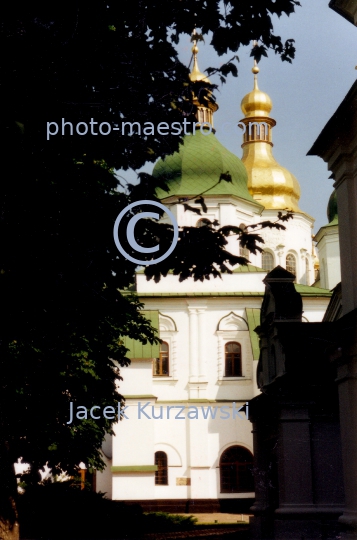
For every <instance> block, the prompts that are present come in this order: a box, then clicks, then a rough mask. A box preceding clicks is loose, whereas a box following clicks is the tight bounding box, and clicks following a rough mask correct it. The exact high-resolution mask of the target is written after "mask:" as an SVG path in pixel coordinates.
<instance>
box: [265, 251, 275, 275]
mask: <svg viewBox="0 0 357 540" xmlns="http://www.w3.org/2000/svg"><path fill="white" fill-rule="evenodd" d="M262 268H263V270H266V271H267V272H271V271H272V270H273V268H274V257H273V255H272V253H269V251H263V253H262Z"/></svg>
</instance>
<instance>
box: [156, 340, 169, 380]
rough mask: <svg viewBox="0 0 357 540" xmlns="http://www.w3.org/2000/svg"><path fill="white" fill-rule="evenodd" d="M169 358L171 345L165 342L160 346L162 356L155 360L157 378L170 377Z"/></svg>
mask: <svg viewBox="0 0 357 540" xmlns="http://www.w3.org/2000/svg"><path fill="white" fill-rule="evenodd" d="M169 357H170V356H169V344H168V343H166V341H163V342H162V343H161V345H160V356H159V358H155V360H154V376H155V377H168V375H169Z"/></svg>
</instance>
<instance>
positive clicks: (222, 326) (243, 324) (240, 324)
mask: <svg viewBox="0 0 357 540" xmlns="http://www.w3.org/2000/svg"><path fill="white" fill-rule="evenodd" d="M231 330H235V331H237V330H248V323H247V321H246V320H245V319H243V317H240V316H239V315H237V314H236V313H234V312H233V311H231V312H230V313H228V315H225V316H224V317H222V318H221V319H220V320H219V322H218V325H217V331H231Z"/></svg>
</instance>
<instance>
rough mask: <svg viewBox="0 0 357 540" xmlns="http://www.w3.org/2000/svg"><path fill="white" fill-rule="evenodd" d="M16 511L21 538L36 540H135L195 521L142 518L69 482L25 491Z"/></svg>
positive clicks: (182, 528)
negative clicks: (64, 539)
mask: <svg viewBox="0 0 357 540" xmlns="http://www.w3.org/2000/svg"><path fill="white" fill-rule="evenodd" d="M19 511H20V527H21V534H22V536H23V537H26V538H38V539H39V540H40V539H42V538H46V540H62V539H63V538H68V539H72V538H73V539H76V540H77V539H88V538H91V539H93V540H95V539H98V540H102V539H105V538H111V539H113V538H128V537H129V538H130V537H132V538H137V537H140V536H141V535H143V534H146V533H165V532H170V531H185V530H190V529H192V528H193V526H194V524H195V521H196V520H195V518H193V517H192V516H178V515H172V514H166V513H165V512H153V513H145V514H144V513H143V512H142V510H141V507H140V506H139V505H126V504H124V503H122V502H117V501H111V500H108V499H106V498H105V494H103V493H93V492H91V491H87V490H83V491H81V490H80V488H79V487H75V486H74V485H73V484H71V482H56V483H53V484H51V483H50V484H46V485H45V486H32V487H29V488H28V489H27V490H26V492H25V493H24V494H23V495H21V496H20V497H19Z"/></svg>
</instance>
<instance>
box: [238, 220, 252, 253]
mask: <svg viewBox="0 0 357 540" xmlns="http://www.w3.org/2000/svg"><path fill="white" fill-rule="evenodd" d="M239 228H240V229H242V231H244V230H245V228H246V225H245V223H241V224H240V225H239ZM239 256H240V257H245V258H246V259H248V260H249V257H250V251H249V249H247V248H246V247H242V246H241V245H240V244H239Z"/></svg>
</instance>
